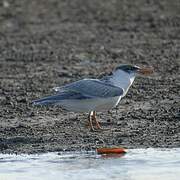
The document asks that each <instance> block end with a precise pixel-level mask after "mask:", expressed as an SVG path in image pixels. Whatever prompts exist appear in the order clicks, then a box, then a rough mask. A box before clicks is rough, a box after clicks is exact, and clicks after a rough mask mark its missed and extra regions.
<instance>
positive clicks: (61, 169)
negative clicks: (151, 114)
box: [0, 149, 180, 180]
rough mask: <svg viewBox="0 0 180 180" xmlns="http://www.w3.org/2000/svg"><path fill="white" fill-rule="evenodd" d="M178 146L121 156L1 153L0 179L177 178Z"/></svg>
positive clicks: (131, 151)
mask: <svg viewBox="0 0 180 180" xmlns="http://www.w3.org/2000/svg"><path fill="white" fill-rule="evenodd" d="M179 177H180V149H133V150H129V151H128V153H127V154H125V155H124V156H118V157H117V156H113V157H112V156H111V157H110V156H107V155H97V154H96V153H94V152H88V153H87V152H81V153H78V152H76V153H62V154H61V153H46V154H40V155H25V154H24V155H17V156H16V155H7V154H0V180H15V179H18V180H24V179H26V180H36V179H38V180H39V179H43V180H49V179H52V178H53V180H66V179H71V180H79V179H84V180H92V179H93V180H105V179H112V180H117V179H118V180H119V179H121V180H141V179H146V180H152V179H156V180H162V179H163V180H179Z"/></svg>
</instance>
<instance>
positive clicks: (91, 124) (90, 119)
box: [88, 111, 95, 131]
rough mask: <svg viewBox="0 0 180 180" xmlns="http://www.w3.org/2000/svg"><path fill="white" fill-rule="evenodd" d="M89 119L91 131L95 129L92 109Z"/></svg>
mask: <svg viewBox="0 0 180 180" xmlns="http://www.w3.org/2000/svg"><path fill="white" fill-rule="evenodd" d="M88 121H89V126H90V129H91V131H95V129H94V127H93V123H92V111H91V112H90V113H89V115H88Z"/></svg>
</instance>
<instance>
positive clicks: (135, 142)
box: [0, 0, 180, 153]
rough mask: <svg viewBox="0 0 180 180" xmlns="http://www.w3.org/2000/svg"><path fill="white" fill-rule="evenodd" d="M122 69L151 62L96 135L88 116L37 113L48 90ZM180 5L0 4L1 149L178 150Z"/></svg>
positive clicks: (51, 0)
mask: <svg viewBox="0 0 180 180" xmlns="http://www.w3.org/2000/svg"><path fill="white" fill-rule="evenodd" d="M121 63H131V64H136V65H151V66H153V67H154V69H155V73H154V75H152V76H150V77H138V78H137V79H136V80H135V83H134V84H133V86H132V87H131V88H130V90H129V92H128V94H127V96H126V97H125V98H124V99H123V100H122V101H121V102H120V104H119V105H118V107H117V108H116V109H113V110H112V111H111V113H98V118H99V120H100V122H101V125H102V126H103V127H104V128H109V129H110V130H108V131H103V132H90V131H89V129H88V127H87V114H74V113H67V112H65V111H63V110H62V109H60V108H57V107H56V108H52V107H49V108H46V107H42V108H37V107H33V106H32V105H31V101H32V100H34V99H37V98H39V97H42V96H46V95H49V94H51V93H52V88H53V87H55V86H60V85H63V84H65V83H68V82H73V81H75V80H79V79H81V78H85V77H86V78H87V77H98V76H100V75H102V74H104V73H109V72H111V71H112V70H113V69H114V68H115V67H116V66H117V65H119V64H121ZM179 66H180V1H179V0H176V1H169V0H162V1H150V0H146V1H145V0H144V1H143V0H139V1H130V0H129V1H120V0H111V1H110V0H99V1H96V0H86V1H84V0H73V1H71V0H66V1H65V0H60V1H59V0H48V1H47V0H39V1H36V0H31V1H29V0H15V1H13V0H2V1H1V2H0V152H3V153H37V152H47V151H61V150H90V149H94V148H96V147H99V146H112V145H115V146H123V147H126V148H146V147H180V109H179V107H180V96H179V95H180V69H179Z"/></svg>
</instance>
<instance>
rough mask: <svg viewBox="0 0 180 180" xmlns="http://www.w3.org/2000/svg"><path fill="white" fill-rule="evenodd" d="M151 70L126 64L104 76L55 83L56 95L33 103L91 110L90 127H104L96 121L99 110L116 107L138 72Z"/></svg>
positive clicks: (150, 72)
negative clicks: (61, 84) (68, 82)
mask: <svg viewBox="0 0 180 180" xmlns="http://www.w3.org/2000/svg"><path fill="white" fill-rule="evenodd" d="M152 73H153V69H152V68H151V67H149V68H147V67H146V68H145V67H139V66H135V65H128V64H123V65H120V66H118V67H117V68H116V69H115V70H114V71H113V72H112V73H111V74H110V75H106V76H104V77H103V78H101V79H82V80H79V81H76V82H72V83H70V84H67V85H64V86H61V87H55V88H53V89H54V91H55V92H56V93H55V94H54V95H52V96H48V97H44V98H41V99H38V100H35V101H33V104H34V105H58V106H60V107H62V108H63V109H65V110H67V111H72V112H86V113H89V115H88V121H89V126H90V129H91V130H92V131H95V129H96V130H99V129H102V128H101V126H100V124H99V122H98V121H97V118H96V112H103V111H109V110H110V109H112V108H114V107H116V106H117V105H118V103H119V102H120V100H121V99H122V98H123V97H124V96H125V95H126V94H127V92H128V90H129V88H130V86H131V85H132V83H133V82H134V79H135V77H136V76H137V75H138V74H143V75H149V74H152ZM94 125H95V126H94Z"/></svg>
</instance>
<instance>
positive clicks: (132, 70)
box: [115, 64, 153, 75]
mask: <svg viewBox="0 0 180 180" xmlns="http://www.w3.org/2000/svg"><path fill="white" fill-rule="evenodd" d="M118 70H121V71H124V72H126V73H128V74H130V75H136V74H142V75H150V74H152V73H153V68H152V67H139V66H135V65H130V64H123V65H120V66H118V67H117V68H116V69H115V71H118Z"/></svg>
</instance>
